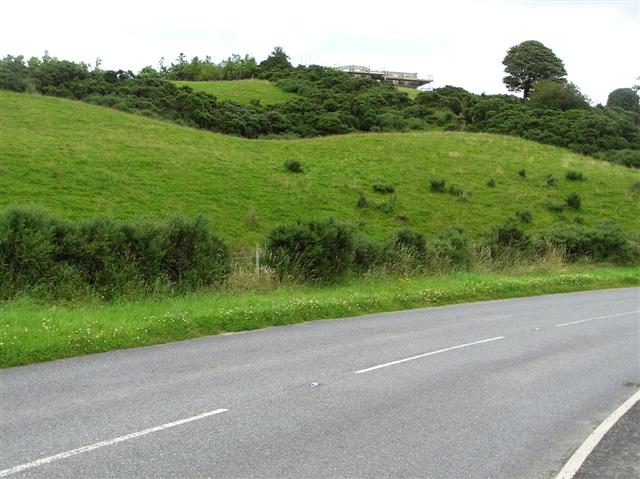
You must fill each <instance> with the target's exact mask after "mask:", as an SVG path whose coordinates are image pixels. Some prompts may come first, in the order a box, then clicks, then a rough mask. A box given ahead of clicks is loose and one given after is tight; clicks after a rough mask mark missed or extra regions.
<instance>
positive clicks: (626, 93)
mask: <svg viewBox="0 0 640 479" xmlns="http://www.w3.org/2000/svg"><path fill="white" fill-rule="evenodd" d="M607 106H608V107H618V108H622V109H623V110H627V111H640V104H639V99H638V94H637V93H636V92H635V91H633V89H631V88H617V89H616V90H613V91H612V92H611V93H609V97H608V98H607Z"/></svg>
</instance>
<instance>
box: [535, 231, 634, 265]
mask: <svg viewBox="0 0 640 479" xmlns="http://www.w3.org/2000/svg"><path fill="white" fill-rule="evenodd" d="M546 244H552V245H554V246H561V247H563V248H565V250H566V255H567V258H568V259H569V260H571V261H576V260H578V259H581V258H588V259H591V260H593V261H604V260H610V261H615V262H618V263H629V262H632V261H637V259H638V258H637V252H636V251H634V249H633V248H632V246H631V244H630V241H629V239H628V238H627V236H626V235H625V233H624V232H623V231H622V230H621V229H620V228H619V227H618V226H617V225H615V224H613V223H610V222H600V223H597V224H596V225H595V226H593V227H591V228H584V227H579V226H573V225H572V226H567V227H560V228H555V229H552V230H549V231H544V232H542V233H540V235H539V237H538V239H537V246H538V248H543V247H544V245H546Z"/></svg>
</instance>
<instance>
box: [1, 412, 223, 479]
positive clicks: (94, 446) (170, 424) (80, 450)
mask: <svg viewBox="0 0 640 479" xmlns="http://www.w3.org/2000/svg"><path fill="white" fill-rule="evenodd" d="M227 411H228V409H216V410H215V411H208V412H205V413H202V414H198V415H197V416H191V417H188V418H186V419H180V420H178V421H173V422H168V423H166V424H162V425H160V426H156V427H152V428H149V429H144V430H143V431H138V432H134V433H131V434H127V435H126V436H120V437H116V438H114V439H109V440H107V441H102V442H96V443H95V444H90V445H89V446H83V447H79V448H78V449H72V450H71V451H66V452H61V453H60V454H56V455H55V456H49V457H43V458H41V459H38V460H36V461H33V462H28V463H26V464H20V465H19V466H15V467H11V468H9V469H3V470H2V471H0V477H5V476H9V475H11V474H15V473H17V472H22V471H24V470H26V469H32V468H34V467H38V466H43V465H45V464H49V463H50V462H54V461H59V460H60V459H65V458H67V457H70V456H75V455H76V454H81V453H83V452H89V451H93V450H94V449H98V448H100V447H105V446H111V445H113V444H117V443H119V442H122V441H128V440H129V439H135V438H137V437H140V436H145V435H147V434H151V433H152V432H158V431H162V430H163V429H168V428H170V427H175V426H180V425H181V424H185V423H188V422H192V421H198V420H199V419H204V418H205V417H209V416H214V415H216V414H220V413H223V412H227Z"/></svg>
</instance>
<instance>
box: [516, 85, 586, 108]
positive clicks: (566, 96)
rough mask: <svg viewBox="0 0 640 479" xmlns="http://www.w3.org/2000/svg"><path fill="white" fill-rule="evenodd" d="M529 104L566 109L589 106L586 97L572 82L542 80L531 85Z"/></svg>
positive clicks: (536, 106) (538, 106)
mask: <svg viewBox="0 0 640 479" xmlns="http://www.w3.org/2000/svg"><path fill="white" fill-rule="evenodd" d="M529 98H530V100H531V101H530V104H531V106H533V107H535V108H548V109H552V110H562V111H567V110H571V109H573V108H589V103H588V101H587V98H586V97H585V96H584V95H583V94H582V93H581V92H580V90H579V89H578V87H577V86H575V85H574V84H573V83H564V82H559V81H555V80H542V81H540V82H537V83H535V84H534V85H533V90H532V91H531V93H530V96H529Z"/></svg>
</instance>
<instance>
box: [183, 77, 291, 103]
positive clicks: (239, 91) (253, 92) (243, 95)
mask: <svg viewBox="0 0 640 479" xmlns="http://www.w3.org/2000/svg"><path fill="white" fill-rule="evenodd" d="M173 83H175V84H176V85H178V86H189V87H191V88H193V90H194V91H203V92H205V93H210V94H212V95H215V96H216V97H217V98H218V100H232V101H235V102H237V103H243V104H245V105H248V104H249V102H250V101H251V100H260V102H261V103H262V104H263V105H274V104H276V103H281V102H283V101H286V100H288V99H289V98H294V97H295V96H296V95H294V94H293V93H287V92H285V91H282V90H281V89H280V88H278V87H277V86H275V85H274V84H273V83H270V82H268V81H267V80H232V81H174V82H173Z"/></svg>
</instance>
